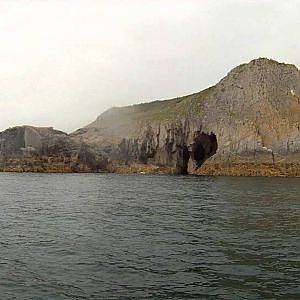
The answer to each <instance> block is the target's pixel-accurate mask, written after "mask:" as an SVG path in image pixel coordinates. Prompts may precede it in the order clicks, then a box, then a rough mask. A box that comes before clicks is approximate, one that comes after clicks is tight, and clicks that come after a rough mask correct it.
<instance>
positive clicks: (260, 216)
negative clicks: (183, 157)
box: [0, 173, 300, 300]
mask: <svg viewBox="0 0 300 300" xmlns="http://www.w3.org/2000/svg"><path fill="white" fill-rule="evenodd" d="M0 299H230V300H231V299H300V178H263V177H203V176H198V177H196V176H167V175H144V174H136V175H117V174H34V173H23V174H19V173H0Z"/></svg>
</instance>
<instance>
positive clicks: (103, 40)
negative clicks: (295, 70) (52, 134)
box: [0, 0, 300, 132]
mask: <svg viewBox="0 0 300 300" xmlns="http://www.w3.org/2000/svg"><path fill="white" fill-rule="evenodd" d="M257 57H270V58H273V59H276V60H279V61H283V62H289V63H293V64H296V65H298V66H300V0H218V1H217V0H195V1H194V0H178V1H176V0H122V1H118V0H107V1H105V0H95V1H93V0H78V1H76V0H69V1H68V0H35V1H34V0H32V1H30V0H27V1H26V0H24V1H22V0H6V1H5V0H4V1H3V0H0V130H3V129H5V128H7V127H11V126H15V125H24V124H28V125H35V126H54V127H55V128H57V129H61V130H65V131H67V132H70V131H73V130H75V129H77V128H79V127H82V126H85V125H87V124H88V123H90V122H92V121H93V120H94V119H95V118H96V117H97V116H98V115H99V114H100V113H101V112H103V111H104V110H106V109H107V108H109V107H112V106H123V105H128V104H134V103H139V102H146V101H151V100H157V99H166V98H172V97H177V96H180V95H185V94H189V93H192V92H196V91H199V90H201V89H204V88H206V87H208V86H210V85H213V84H215V83H217V82H218V81H219V80H220V79H221V78H222V77H224V76H225V75H226V74H227V72H228V71H229V70H230V69H232V68H233V67H235V66H236V65H239V64H241V63H244V62H248V61H249V60H251V59H253V58H257Z"/></svg>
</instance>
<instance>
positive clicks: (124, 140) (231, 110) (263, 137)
mask: <svg viewBox="0 0 300 300" xmlns="http://www.w3.org/2000/svg"><path fill="white" fill-rule="evenodd" d="M26 155H27V156H28V155H36V157H39V158H40V157H61V160H62V159H63V160H64V161H67V162H68V161H72V164H71V165H72V166H73V167H70V170H71V171H72V170H76V167H74V166H76V165H77V169H79V170H85V171H99V170H108V171H110V170H121V169H122V170H126V169H128V170H132V169H135V170H140V168H142V167H141V166H143V168H147V166H149V168H150V169H151V170H153V169H155V168H159V169H163V170H167V172H172V173H177V174H186V173H196V174H199V173H200V174H201V172H205V174H209V173H211V174H216V172H215V169H216V168H214V166H218V168H219V169H218V170H227V169H228V170H229V169H230V168H231V167H230V166H234V168H231V169H230V170H231V171H230V172H231V173H230V175H234V174H239V175H240V172H238V171H237V168H238V166H246V165H247V166H261V165H263V164H265V165H266V164H267V165H268V166H270V168H273V167H275V165H276V164H277V165H278V166H279V165H280V171H278V170H277V171H276V172H275V171H274V172H275V173H276V174H283V173H284V170H283V167H282V166H283V165H285V164H287V165H289V166H288V167H286V168H285V170H287V169H288V170H293V171H290V172H292V174H298V173H297V172H298V171H297V170H298V169H297V168H298V163H299V161H300V71H299V69H298V68H297V67H295V66H293V65H289V64H283V63H278V62H275V61H273V60H269V59H266V58H259V59H256V60H253V61H251V62H250V63H248V64H244V65H240V66H238V67H236V68H235V69H233V70H232V71H230V72H229V73H228V74H227V76H226V77H225V78H223V79H222V80H221V81H220V82H219V83H218V84H216V85H215V86H213V87H210V88H208V89H206V90H204V91H202V92H199V93H195V94H192V95H188V96H184V97H179V98H175V99H171V100H165V101H154V102H150V103H143V104H138V105H132V106H127V107H121V108H112V109H110V110H108V111H106V112H104V113H103V114H101V115H100V116H99V117H98V118H97V119H96V120H95V121H94V122H93V123H91V124H89V125H88V126H86V127H84V128H81V129H78V130H77V131H75V132H74V133H72V134H70V135H67V134H66V133H62V132H59V131H55V130H53V129H51V128H40V129H38V128H33V127H28V126H27V127H18V128H17V129H16V128H12V129H9V130H7V131H5V132H3V133H1V134H0V159H1V157H2V161H3V159H4V160H6V162H7V158H8V157H13V158H16V157H19V158H20V157H23V158H24V157H26ZM78 166H80V168H78ZM220 166H222V167H220ZM243 168H244V167H243ZM253 168H255V170H257V169H259V168H260V167H258V168H257V167H253ZM248 169H249V168H248ZM244 170H246V168H244ZM274 170H275V169H274ZM228 172H229V171H228ZM243 172H244V171H243ZM299 172H300V171H299ZM244 173H245V172H244ZM271 173H272V172H271ZM271 173H270V174H271ZM275 173H274V174H275ZM287 173H289V172H287V171H285V175H288V174H287ZM219 174H222V172H221V171H220V172H219ZM247 174H248V173H247ZM272 174H273V173H272ZM222 175H226V174H222ZM255 175H259V174H258V173H257V172H256V171H255Z"/></svg>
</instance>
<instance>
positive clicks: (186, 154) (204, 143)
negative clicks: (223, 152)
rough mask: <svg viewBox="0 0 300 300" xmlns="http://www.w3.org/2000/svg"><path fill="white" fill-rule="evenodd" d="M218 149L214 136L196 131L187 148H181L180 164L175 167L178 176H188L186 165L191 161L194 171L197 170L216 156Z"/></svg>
mask: <svg viewBox="0 0 300 300" xmlns="http://www.w3.org/2000/svg"><path fill="white" fill-rule="evenodd" d="M217 149H218V141H217V137H216V135H215V134H214V133H213V132H211V133H210V134H208V133H204V132H203V131H196V132H195V133H194V137H193V143H192V144H190V146H189V147H187V146H185V147H183V148H181V151H180V152H181V153H180V154H181V155H180V156H181V163H179V164H178V165H177V171H178V173H179V174H182V175H185V174H188V164H189V160H190V159H191V160H192V161H193V163H194V165H195V170H197V169H199V168H200V167H201V166H202V165H203V163H204V162H205V161H206V160H207V159H208V158H210V157H211V156H213V155H214V154H216V152H217Z"/></svg>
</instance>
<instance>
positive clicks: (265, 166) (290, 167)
mask: <svg viewBox="0 0 300 300" xmlns="http://www.w3.org/2000/svg"><path fill="white" fill-rule="evenodd" d="M0 172H1V173H46V174H80V173H82V174H84V173H86V174H88V173H90V174H93V173H94V174H145V175H146V174H151V175H155V174H157V175H174V176H182V174H176V173H175V168H172V167H166V166H157V165H151V164H138V163H132V164H130V165H121V164H120V165H111V166H110V167H109V169H108V170H97V171H95V170H91V169H90V168H88V167H86V166H81V167H80V168H78V169H76V170H74V169H72V168H71V167H70V166H66V165H62V164H60V165H40V166H37V165H32V166H29V165H26V166H20V165H18V166H16V165H14V166H9V165H8V166H4V167H3V166H2V167H0ZM186 175H192V176H230V177H295V178H298V177H300V163H298V162H289V163H275V164H273V163H249V162H240V163H228V162H227V163H221V162H218V163H217V162H214V163H212V162H207V163H205V164H204V165H202V166H201V167H200V168H199V169H198V170H190V172H188V174H186Z"/></svg>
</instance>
